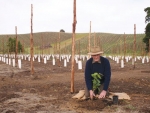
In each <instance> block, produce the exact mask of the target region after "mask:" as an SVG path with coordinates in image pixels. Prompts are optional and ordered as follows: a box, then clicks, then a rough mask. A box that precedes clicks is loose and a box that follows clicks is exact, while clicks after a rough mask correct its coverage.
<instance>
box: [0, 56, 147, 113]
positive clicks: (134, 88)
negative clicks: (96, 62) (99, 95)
mask: <svg viewBox="0 0 150 113" xmlns="http://www.w3.org/2000/svg"><path fill="white" fill-rule="evenodd" d="M109 60H110V63H111V70H112V76H111V82H110V91H111V92H125V93H127V94H128V95H129V96H130V97H131V100H119V103H118V105H114V104H113V102H112V100H110V99H108V98H106V99H95V100H78V99H72V97H73V96H74V95H75V94H77V93H78V92H79V90H83V89H84V87H85V82H84V66H85V62H86V60H84V61H83V69H82V70H78V69H77V64H75V75H74V88H75V92H74V93H70V87H71V86H70V84H71V63H67V67H63V60H62V61H61V62H60V66H59V62H56V65H55V66H53V65H52V59H50V60H48V62H47V64H44V63H43V61H42V62H40V63H39V62H37V59H36V60H35V62H34V71H35V73H34V76H31V74H30V62H29V61H25V60H22V69H19V68H18V67H12V66H10V65H7V64H5V63H4V62H1V61H0V113H57V112H59V113H99V112H101V113H127V112H128V113H130V112H131V113H150V63H145V64H143V63H142V61H141V60H137V61H136V63H135V68H133V65H132V64H131V61H129V62H128V63H125V68H120V64H117V63H116V62H115V61H113V60H111V59H109Z"/></svg>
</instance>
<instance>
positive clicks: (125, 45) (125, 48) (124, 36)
mask: <svg viewBox="0 0 150 113" xmlns="http://www.w3.org/2000/svg"><path fill="white" fill-rule="evenodd" d="M125 56H126V35H125V33H124V59H123V60H124V63H125Z"/></svg>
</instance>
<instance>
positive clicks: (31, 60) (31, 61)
mask: <svg viewBox="0 0 150 113" xmlns="http://www.w3.org/2000/svg"><path fill="white" fill-rule="evenodd" d="M32 19H33V5H32V4H31V33H30V55H31V59H30V63H31V75H34V66H33V56H34V54H33V29H32Z"/></svg>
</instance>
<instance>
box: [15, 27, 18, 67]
mask: <svg viewBox="0 0 150 113" xmlns="http://www.w3.org/2000/svg"><path fill="white" fill-rule="evenodd" d="M15 31H16V51H15V66H16V67H17V66H18V56H17V55H18V36H17V26H15Z"/></svg>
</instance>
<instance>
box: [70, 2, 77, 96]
mask: <svg viewBox="0 0 150 113" xmlns="http://www.w3.org/2000/svg"><path fill="white" fill-rule="evenodd" d="M73 6H74V7H73V24H72V56H71V93H74V62H75V60H74V55H75V51H74V50H75V30H76V23H77V20H76V0H74V5H73Z"/></svg>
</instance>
